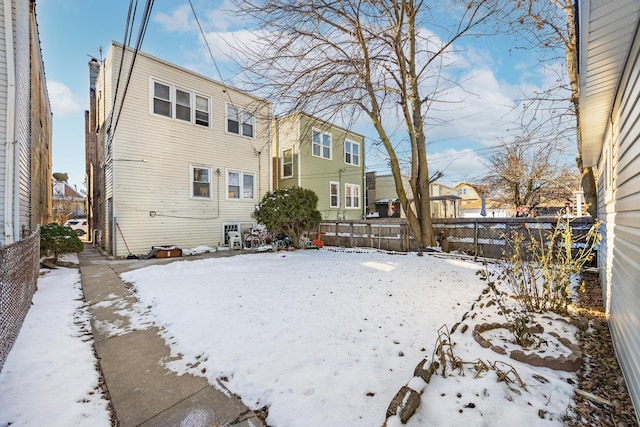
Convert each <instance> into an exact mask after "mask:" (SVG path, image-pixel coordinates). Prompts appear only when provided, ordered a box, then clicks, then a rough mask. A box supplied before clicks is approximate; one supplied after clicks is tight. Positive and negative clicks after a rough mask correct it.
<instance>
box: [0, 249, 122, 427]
mask: <svg viewBox="0 0 640 427" xmlns="http://www.w3.org/2000/svg"><path fill="white" fill-rule="evenodd" d="M76 262H77V257H76ZM90 331H91V327H90V326H89V315H88V312H87V311H86V308H85V307H84V306H83V301H82V290H81V287H80V275H79V273H78V270H77V269H74V268H59V269H57V270H53V271H47V272H46V274H45V275H44V276H41V277H40V278H39V279H38V290H37V291H36V293H35V295H34V297H33V305H32V306H31V309H30V310H29V312H28V314H27V317H26V318H25V320H24V323H23V324H22V329H21V330H20V334H19V336H18V339H17V341H16V343H15V345H14V346H13V349H12V350H11V352H10V353H9V357H8V358H7V360H6V362H5V364H4V366H3V368H2V372H1V373H0V426H9V425H11V426H56V427H66V426H87V427H96V426H98V427H99V426H109V425H111V421H110V416H109V412H108V410H107V401H106V400H104V399H103V397H102V393H101V391H100V390H99V388H98V378H99V377H98V372H97V371H96V369H95V363H96V359H95V357H94V353H93V348H92V345H91V344H92V338H91V335H90Z"/></svg>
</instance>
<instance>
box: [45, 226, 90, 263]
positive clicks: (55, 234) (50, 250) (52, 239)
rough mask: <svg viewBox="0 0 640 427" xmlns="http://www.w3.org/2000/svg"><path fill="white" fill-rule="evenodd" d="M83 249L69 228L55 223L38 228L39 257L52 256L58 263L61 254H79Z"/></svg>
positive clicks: (76, 236)
mask: <svg viewBox="0 0 640 427" xmlns="http://www.w3.org/2000/svg"><path fill="white" fill-rule="evenodd" d="M83 248H84V245H83V243H82V242H81V241H80V238H79V237H78V235H77V234H76V232H75V231H73V230H72V229H71V228H69V227H63V226H62V225H60V224H56V223H55V222H53V223H51V224H48V225H43V226H42V227H40V256H41V257H50V256H53V260H54V262H57V261H58V257H59V256H60V255H61V254H67V253H79V252H81V251H82V249H83Z"/></svg>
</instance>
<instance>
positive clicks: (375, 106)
mask: <svg viewBox="0 0 640 427" xmlns="http://www.w3.org/2000/svg"><path fill="white" fill-rule="evenodd" d="M234 1H235V3H236V6H237V8H238V9H239V10H241V11H242V12H243V13H245V14H246V15H248V16H249V17H252V18H253V19H255V20H256V21H257V23H258V27H259V28H263V29H265V30H263V31H261V33H260V34H259V37H258V38H257V40H255V41H253V42H252V44H251V45H245V47H244V49H243V57H244V60H245V61H246V63H245V67H246V71H247V72H248V73H250V76H251V81H252V82H253V83H254V84H256V85H258V86H259V87H260V90H261V91H262V93H263V94H264V93H267V94H268V95H267V97H268V98H270V99H271V100H272V101H274V102H276V103H277V105H280V106H282V105H286V106H287V109H288V111H296V110H304V111H306V112H309V113H311V114H318V115H321V116H322V117H323V118H326V117H329V118H331V117H335V115H337V114H342V116H343V117H345V116H347V117H359V116H360V115H361V114H364V116H366V117H367V118H368V119H369V121H370V122H371V124H372V126H373V127H374V128H375V130H376V132H377V135H378V137H379V140H380V143H381V144H382V145H383V146H384V148H385V150H386V152H387V153H388V156H389V164H390V168H391V171H392V173H393V177H394V181H395V186H396V190H397V193H398V198H399V200H400V203H401V204H402V207H403V208H404V210H405V212H407V218H408V222H409V226H410V228H411V230H412V232H413V234H414V236H415V237H416V240H417V243H418V245H420V246H427V245H433V244H434V235H433V229H432V223H431V211H430V203H429V201H430V194H429V169H428V163H427V152H426V144H425V142H426V132H427V129H428V127H429V118H430V113H429V111H430V109H431V108H432V107H433V106H434V105H435V104H437V103H438V102H439V101H442V99H443V94H444V92H445V91H446V90H447V89H448V88H451V86H452V84H455V83H453V82H452V81H451V79H449V77H448V76H447V75H446V73H444V72H443V70H444V69H445V67H446V66H447V64H448V62H449V61H450V59H449V58H448V55H449V54H450V53H451V51H452V46H453V44H454V43H455V42H456V41H457V40H458V39H460V38H461V37H463V36H464V35H469V34H471V33H472V32H474V31H476V30H478V31H479V28H480V26H481V25H482V24H483V23H484V22H485V21H486V20H487V19H488V17H489V16H490V15H491V14H492V13H493V12H494V10H495V7H496V5H495V2H492V3H491V6H492V7H491V8H490V7H489V6H488V5H489V3H490V2H485V1H479V2H476V3H473V2H465V3H463V4H457V3H455V2H451V3H450V7H449V9H448V10H447V11H448V13H447V14H446V19H447V20H450V19H452V18H451V17H452V16H457V17H456V18H455V22H452V21H449V22H444V21H437V20H436V19H435V18H434V17H433V16H432V14H431V13H432V10H431V9H430V8H431V7H432V5H434V3H432V2H425V1H423V0H388V1H384V2H378V1H371V0H341V1H331V0H306V1H299V0H264V1H262V0H234ZM436 27H437V33H438V36H437V35H436V33H435V32H433V31H432V30H435V29H436ZM428 28H430V29H428ZM443 34H446V36H443ZM398 128H400V129H402V130H403V135H402V136H398V135H397V129H398ZM402 140H404V141H406V142H405V143H406V144H408V145H409V146H410V153H411V155H410V167H409V168H408V169H409V171H410V172H409V175H410V177H409V178H410V179H409V181H410V186H411V189H410V190H411V192H410V193H412V194H413V200H410V199H409V197H408V196H407V194H410V193H409V192H408V191H407V190H408V189H405V188H404V187H403V184H402V176H401V174H402V170H401V169H402V168H401V166H400V160H399V156H398V154H397V151H396V150H397V149H398V146H399V144H400V141H402ZM403 148H404V146H403Z"/></svg>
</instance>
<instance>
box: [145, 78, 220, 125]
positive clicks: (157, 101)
mask: <svg viewBox="0 0 640 427" xmlns="http://www.w3.org/2000/svg"><path fill="white" fill-rule="evenodd" d="M151 112H152V113H153V114H157V115H159V116H164V117H169V118H171V119H176V120H181V121H184V122H188V123H192V124H195V125H198V126H205V127H209V126H210V124H211V116H210V114H211V98H209V97H208V96H204V95H199V94H197V93H195V92H193V91H189V90H186V89H180V88H177V87H175V86H173V85H171V84H166V83H161V82H158V81H155V80H152V81H151Z"/></svg>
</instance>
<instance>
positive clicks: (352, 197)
mask: <svg viewBox="0 0 640 427" xmlns="http://www.w3.org/2000/svg"><path fill="white" fill-rule="evenodd" d="M344 206H345V208H347V209H358V208H360V186H359V185H355V184H345V185H344Z"/></svg>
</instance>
